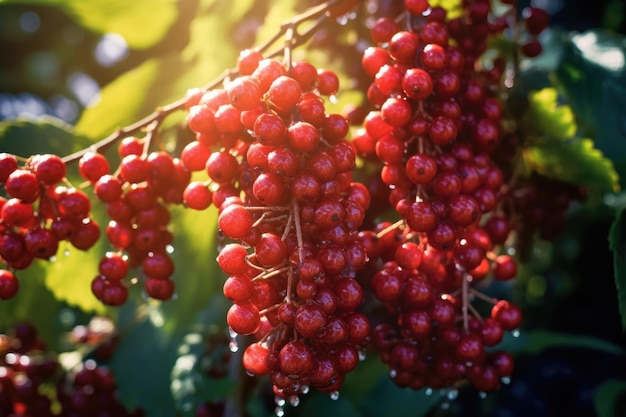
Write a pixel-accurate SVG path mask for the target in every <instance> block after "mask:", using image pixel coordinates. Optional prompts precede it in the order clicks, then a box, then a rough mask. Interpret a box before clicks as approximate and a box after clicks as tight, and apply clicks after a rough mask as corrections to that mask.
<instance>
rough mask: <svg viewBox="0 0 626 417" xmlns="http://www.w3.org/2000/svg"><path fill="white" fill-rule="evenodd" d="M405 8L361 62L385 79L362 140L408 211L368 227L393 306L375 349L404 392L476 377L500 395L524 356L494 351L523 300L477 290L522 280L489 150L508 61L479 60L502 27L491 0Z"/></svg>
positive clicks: (361, 148)
mask: <svg viewBox="0 0 626 417" xmlns="http://www.w3.org/2000/svg"><path fill="white" fill-rule="evenodd" d="M404 5H405V12H404V20H403V22H404V27H401V26H400V24H401V23H400V22H402V21H401V20H393V19H391V18H388V17H381V18H379V19H378V20H377V21H376V22H375V23H374V25H373V27H372V28H371V36H372V39H373V40H374V42H376V44H377V45H376V46H372V47H370V48H368V49H367V50H366V51H365V52H364V54H363V59H362V63H363V67H364V69H365V71H366V72H367V73H368V74H369V75H371V76H372V77H374V81H373V82H372V84H371V86H370V88H369V90H368V98H369V99H370V102H371V103H372V104H373V105H374V106H375V109H374V110H372V111H371V112H370V113H369V114H368V115H367V116H366V118H365V121H364V127H363V129H361V130H360V131H359V132H358V134H357V136H356V138H355V145H356V147H357V149H358V152H359V154H360V155H362V156H363V157H365V158H368V159H376V160H379V161H381V162H382V163H383V166H382V168H381V174H380V175H381V179H382V181H383V182H384V183H385V184H386V185H387V186H388V187H389V189H390V191H389V202H390V204H391V206H392V207H394V208H395V211H396V212H397V214H398V215H399V216H400V217H401V219H402V220H401V221H400V222H398V223H396V224H393V225H392V224H390V223H382V224H379V225H378V226H377V229H376V230H375V231H373V232H370V235H371V236H370V239H369V242H370V245H369V246H368V256H369V258H370V262H371V264H372V265H371V266H372V267H374V268H375V269H376V270H375V272H374V273H373V276H372V278H371V288H372V291H373V293H374V295H375V296H376V297H377V299H378V300H380V301H382V302H383V303H384V304H385V306H386V313H385V314H384V315H383V318H382V319H381V322H380V323H379V324H377V325H376V326H375V328H374V329H373V332H372V345H373V346H374V348H375V349H377V350H378V351H379V352H380V355H381V359H382V360H383V361H384V362H385V363H386V364H388V366H389V368H390V376H391V378H392V379H393V380H394V381H395V382H396V384H398V385H400V386H407V387H411V388H414V389H419V388H422V387H431V388H445V387H451V386H454V385H455V384H456V383H457V382H459V381H462V380H469V381H470V382H471V383H472V384H473V385H474V386H475V387H476V388H477V389H479V390H481V391H489V390H493V389H495V388H497V387H498V386H499V385H500V382H501V379H502V378H508V377H509V376H510V374H511V372H512V370H513V361H512V358H511V356H510V355H509V354H507V353H506V352H502V351H495V352H493V351H488V350H487V349H486V348H488V347H492V346H495V345H497V344H498V343H499V342H500V341H501V339H502V337H503V334H504V332H505V331H512V330H515V329H516V328H518V327H519V326H520V324H521V319H522V317H521V312H520V310H519V308H518V307H517V306H515V305H514V304H513V303H510V302H508V301H504V300H502V301H497V300H493V301H492V300H489V299H487V297H484V296H483V295H482V294H481V293H479V292H478V291H477V290H475V289H474V288H472V285H475V284H476V283H478V282H480V281H482V280H485V279H486V278H487V277H489V276H491V277H493V278H495V279H496V280H500V281H508V280H511V279H513V278H514V277H515V276H516V275H517V265H516V261H515V260H514V258H513V257H512V256H510V255H509V254H507V253H502V254H499V252H501V251H502V249H503V248H504V246H505V244H506V242H507V240H508V238H509V234H510V232H511V224H510V222H509V220H508V219H507V217H506V215H505V213H504V211H503V209H502V204H501V202H502V200H503V199H504V198H505V197H506V195H507V189H506V184H504V179H505V178H504V175H503V172H502V170H501V169H500V168H499V167H498V165H497V164H496V163H495V162H494V158H493V157H492V155H493V154H494V153H495V152H497V151H498V148H499V143H500V138H501V135H502V127H501V119H502V114H503V106H502V103H501V102H500V100H499V98H498V96H497V92H498V91H499V84H500V82H501V78H502V75H503V72H504V67H503V66H502V63H501V62H500V60H495V61H494V63H493V66H492V68H489V69H482V68H481V69H478V66H477V65H476V62H477V58H478V57H479V56H480V55H481V54H482V53H483V52H484V51H485V50H486V48H487V44H486V42H487V40H488V37H489V36H490V35H492V34H497V33H500V32H501V31H502V30H503V29H504V27H503V26H502V25H500V24H497V23H495V24H494V23H491V21H492V20H490V19H489V17H490V14H491V8H490V4H489V2H488V1H483V0H476V1H464V2H463V8H464V11H465V12H464V13H463V15H462V17H459V18H454V19H448V18H447V13H446V11H445V10H444V9H443V8H440V7H433V8H430V7H429V4H428V2H427V1H426V0H406V1H405V2H404ZM493 21H495V22H498V19H493ZM483 68H484V67H483ZM476 297H481V298H485V299H487V300H488V301H489V302H492V303H493V304H492V308H491V311H490V317H486V318H483V317H482V315H481V314H480V313H479V312H478V310H477V309H476V308H475V307H474V306H473V305H472V304H471V300H472V299H474V298H476Z"/></svg>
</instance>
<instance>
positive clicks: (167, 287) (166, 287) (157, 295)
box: [144, 278, 175, 301]
mask: <svg viewBox="0 0 626 417" xmlns="http://www.w3.org/2000/svg"><path fill="white" fill-rule="evenodd" d="M144 288H145V290H146V294H147V295H148V297H151V298H154V299H156V300H161V301H165V300H169V299H170V298H172V297H173V296H174V290H175V286H174V281H172V280H170V279H159V278H146V281H145V282H144Z"/></svg>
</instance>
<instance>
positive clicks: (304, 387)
mask: <svg viewBox="0 0 626 417" xmlns="http://www.w3.org/2000/svg"><path fill="white" fill-rule="evenodd" d="M309 391H310V388H309V386H308V385H303V386H302V387H301V388H300V392H301V393H303V394H308V393H309Z"/></svg>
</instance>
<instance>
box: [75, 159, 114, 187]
mask: <svg viewBox="0 0 626 417" xmlns="http://www.w3.org/2000/svg"><path fill="white" fill-rule="evenodd" d="M109 169H110V166H109V161H108V160H107V159H106V158H105V156H104V155H102V154H101V153H96V152H87V153H86V154H85V155H83V156H82V158H80V160H79V161H78V172H79V173H80V175H81V176H82V177H83V178H84V179H86V180H88V181H89V182H91V183H95V182H96V181H98V180H99V179H100V177H102V176H103V175H105V174H108V173H109Z"/></svg>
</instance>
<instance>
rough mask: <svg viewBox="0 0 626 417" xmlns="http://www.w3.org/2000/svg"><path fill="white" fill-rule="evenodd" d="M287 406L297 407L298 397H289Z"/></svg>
mask: <svg viewBox="0 0 626 417" xmlns="http://www.w3.org/2000/svg"><path fill="white" fill-rule="evenodd" d="M289 404H291V406H292V407H297V406H299V405H300V397H298V396H297V395H291V396H289Z"/></svg>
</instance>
